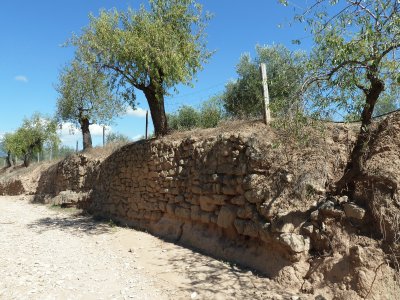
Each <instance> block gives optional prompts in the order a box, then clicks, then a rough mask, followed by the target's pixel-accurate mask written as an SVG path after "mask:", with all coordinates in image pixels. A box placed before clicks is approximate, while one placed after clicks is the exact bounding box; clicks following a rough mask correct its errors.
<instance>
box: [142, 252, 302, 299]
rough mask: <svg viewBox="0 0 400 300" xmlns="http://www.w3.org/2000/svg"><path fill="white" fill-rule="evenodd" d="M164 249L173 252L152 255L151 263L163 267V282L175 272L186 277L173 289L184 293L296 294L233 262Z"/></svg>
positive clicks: (247, 296) (260, 296) (235, 295)
mask: <svg viewBox="0 0 400 300" xmlns="http://www.w3.org/2000/svg"><path fill="white" fill-rule="evenodd" d="M167 248H169V247H168V246H167ZM154 251H159V249H158V250H157V249H154ZM163 251H174V252H173V255H166V256H165V257H163V256H161V257H160V255H157V254H154V256H152V257H153V259H152V262H151V263H152V264H154V265H156V266H157V267H158V268H160V269H162V270H163V271H162V273H161V274H159V275H161V276H162V277H164V278H165V280H166V281H169V280H170V278H171V275H172V274H174V273H175V274H179V276H184V277H185V278H187V280H185V281H181V282H179V286H175V287H174V288H178V289H179V290H180V291H181V292H183V293H185V294H187V295H191V294H192V293H194V292H196V293H197V294H198V296H199V298H196V299H277V298H276V297H278V298H279V297H282V299H290V297H291V296H295V295H297V294H296V293H293V292H292V293H291V292H289V291H283V290H282V287H279V285H278V284H277V283H276V282H274V281H272V280H270V279H268V278H266V277H263V276H261V275H258V274H257V273H255V272H254V271H251V270H250V269H247V268H243V267H241V266H237V265H236V264H234V263H229V262H224V261H220V260H216V259H212V258H210V257H207V256H205V255H204V254H202V253H198V252H192V251H190V252H189V251H188V250H187V249H184V248H182V249H179V250H177V249H176V248H172V249H168V250H163ZM193 251H196V250H193ZM149 255H151V254H150V253H149ZM166 257H167V258H168V259H165V258H166Z"/></svg>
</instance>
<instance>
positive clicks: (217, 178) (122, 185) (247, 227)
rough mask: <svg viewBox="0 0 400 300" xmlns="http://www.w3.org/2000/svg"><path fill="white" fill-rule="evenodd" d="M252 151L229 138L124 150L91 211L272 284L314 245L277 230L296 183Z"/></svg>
mask: <svg viewBox="0 0 400 300" xmlns="http://www.w3.org/2000/svg"><path fill="white" fill-rule="evenodd" d="M254 144H255V141H254V140H253V139H251V138H246V139H243V138H242V137H241V136H239V135H230V136H218V137H212V138H208V139H206V140H204V139H203V140H197V139H195V138H186V139H184V140H182V141H179V142H176V141H162V140H161V141H152V142H144V141H143V142H138V143H135V144H130V145H127V146H125V147H123V148H121V149H120V150H118V151H116V152H115V153H114V154H113V155H111V156H110V157H109V158H108V159H106V160H105V161H104V162H103V163H102V164H101V166H100V170H99V177H98V178H97V180H96V184H95V185H94V189H93V192H92V194H91V201H92V204H91V207H90V210H91V212H92V213H94V214H97V215H101V216H103V217H106V218H112V219H116V220H119V221H120V222H121V223H122V224H128V225H134V226H139V227H142V228H144V229H146V230H149V231H151V232H153V233H155V234H157V235H161V236H163V237H166V238H170V239H173V240H180V242H181V243H183V244H187V245H189V246H193V247H195V248H197V249H200V250H203V251H205V252H207V253H209V254H212V255H215V256H218V257H222V258H224V259H229V260H233V261H236V262H238V263H241V264H243V265H247V266H250V267H252V268H255V269H258V270H260V271H262V272H264V273H267V274H268V275H271V276H274V275H276V274H277V272H279V270H281V269H282V268H283V267H284V266H285V265H289V264H291V263H292V262H293V261H298V260H300V259H301V258H302V257H304V255H305V254H306V253H307V252H308V250H309V247H310V240H309V238H308V237H305V236H303V235H300V234H298V233H296V232H295V229H294V226H293V225H292V226H287V224H286V227H285V224H273V219H274V217H275V216H274V215H271V209H270V208H271V206H272V205H273V203H272V202H273V201H274V200H276V198H277V197H278V196H279V195H280V194H281V193H282V187H281V185H285V183H286V184H290V182H291V181H292V179H293V178H292V176H291V175H290V174H287V173H285V172H284V171H282V172H280V171H279V170H271V169H270V164H271V163H270V162H268V161H265V160H263V159H262V158H263V157H265V156H264V155H261V153H260V151H258V150H257V149H256V148H255V146H254ZM270 146H271V145H270ZM271 147H272V146H271ZM264 150H265V151H268V149H264ZM272 171H273V172H272ZM271 172H272V173H271ZM316 189H318V187H317V188H316ZM271 223H272V224H271Z"/></svg>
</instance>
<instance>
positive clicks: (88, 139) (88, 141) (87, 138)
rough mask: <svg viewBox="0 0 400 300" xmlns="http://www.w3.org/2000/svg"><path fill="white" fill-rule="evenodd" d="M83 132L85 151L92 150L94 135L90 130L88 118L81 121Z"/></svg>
mask: <svg viewBox="0 0 400 300" xmlns="http://www.w3.org/2000/svg"><path fill="white" fill-rule="evenodd" d="M79 123H80V124H81V130H82V138H83V151H85V150H87V149H90V148H92V135H91V134H90V130H89V125H90V123H89V120H88V119H87V118H84V119H81V120H80V122H79Z"/></svg>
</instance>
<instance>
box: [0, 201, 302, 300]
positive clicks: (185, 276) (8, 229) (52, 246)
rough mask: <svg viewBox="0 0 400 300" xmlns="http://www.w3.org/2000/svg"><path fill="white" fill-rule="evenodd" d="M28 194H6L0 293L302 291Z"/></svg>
mask: <svg viewBox="0 0 400 300" xmlns="http://www.w3.org/2000/svg"><path fill="white" fill-rule="evenodd" d="M29 200H31V198H30V197H27V196H25V197H24V196H15V197H10V196H7V197H0V245H1V247H0V269H1V271H2V276H1V280H0V299H298V298H296V296H301V295H299V294H296V293H295V292H294V291H291V290H290V289H285V290H282V289H280V288H279V286H278V285H277V284H276V283H274V282H273V281H270V280H269V279H266V278H259V277H258V276H257V275H254V274H253V273H252V272H251V271H246V270H242V269H239V268H237V267H236V266H234V265H230V264H227V263H224V262H221V261H218V260H215V259H212V258H210V257H208V256H204V255H202V254H199V253H196V252H193V251H191V250H190V249H187V248H183V247H180V246H177V245H175V244H172V243H169V242H166V241H163V240H161V239H158V238H156V237H154V236H152V235H149V234H147V233H144V232H140V231H135V230H132V229H125V228H121V227H116V226H114V225H113V224H112V223H104V222H97V221H94V220H93V219H92V218H91V217H88V216H83V215H81V214H79V211H77V210H60V209H59V208H54V207H49V206H43V205H34V204H31V203H29ZM292 297H294V298H292ZM301 299H308V298H307V297H306V296H301Z"/></svg>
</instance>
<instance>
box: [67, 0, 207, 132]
mask: <svg viewBox="0 0 400 300" xmlns="http://www.w3.org/2000/svg"><path fill="white" fill-rule="evenodd" d="M149 4H150V5H149V7H150V9H149V10H147V9H146V8H145V6H141V8H140V9H139V10H138V11H135V10H132V9H129V10H128V11H126V12H123V11H117V10H113V11H104V10H103V11H101V12H100V15H99V16H98V17H94V16H93V15H91V16H90V24H89V25H88V26H87V27H86V28H84V29H83V34H82V35H81V36H80V37H77V36H74V37H73V38H72V40H71V43H72V44H73V45H75V46H77V47H78V52H79V55H80V56H81V57H82V58H83V59H84V60H85V61H86V62H88V63H89V64H91V65H93V66H96V68H101V69H102V70H103V71H104V72H106V73H107V75H108V78H109V80H110V83H111V84H112V86H113V87H115V88H116V89H117V90H118V91H119V92H120V93H121V95H122V96H124V99H125V100H126V101H128V103H129V104H130V105H131V106H132V107H133V108H134V106H135V104H136V101H135V100H136V97H135V93H134V89H135V88H136V89H139V90H141V91H143V92H144V94H145V96H146V98H147V101H148V102H149V106H150V110H151V112H152V117H153V122H154V126H155V131H156V134H164V133H166V129H167V128H166V122H165V120H164V116H165V112H164V98H163V97H164V95H166V94H167V92H168V90H169V89H170V88H174V87H175V86H176V85H177V84H179V83H183V84H186V85H190V84H191V82H192V79H193V77H194V75H195V74H196V72H197V71H198V70H200V69H202V64H203V63H205V62H206V61H207V60H208V59H209V57H210V55H211V53H210V52H208V51H207V49H206V46H205V44H206V41H205V34H204V28H205V26H206V23H207V20H208V16H207V15H206V16H203V13H202V7H201V5H199V4H198V3H196V2H195V1H194V0H150V1H149Z"/></svg>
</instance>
